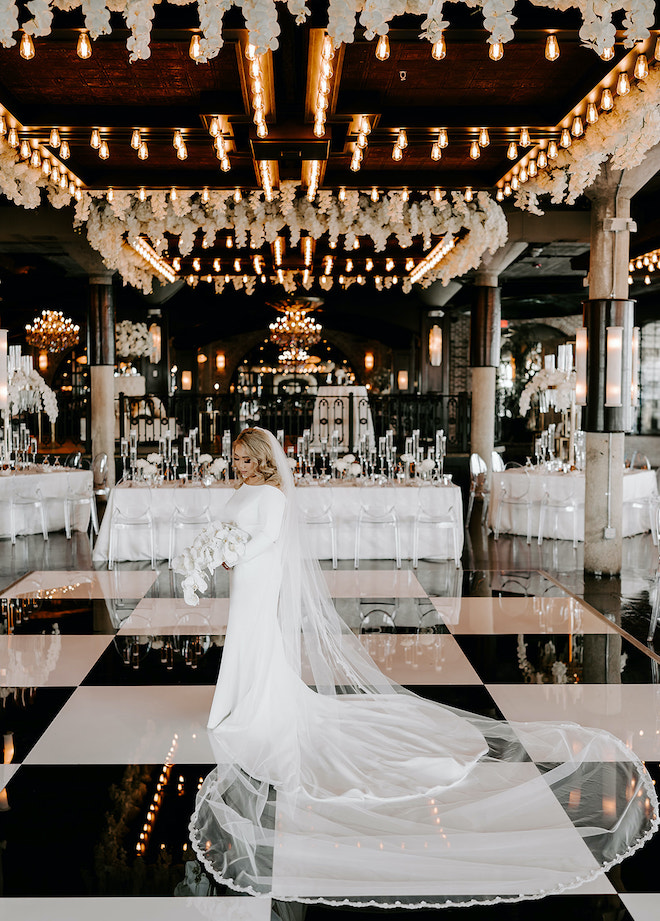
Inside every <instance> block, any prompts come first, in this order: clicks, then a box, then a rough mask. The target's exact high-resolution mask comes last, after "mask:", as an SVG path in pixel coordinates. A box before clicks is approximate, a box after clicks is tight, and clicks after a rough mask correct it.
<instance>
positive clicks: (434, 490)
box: [94, 484, 463, 560]
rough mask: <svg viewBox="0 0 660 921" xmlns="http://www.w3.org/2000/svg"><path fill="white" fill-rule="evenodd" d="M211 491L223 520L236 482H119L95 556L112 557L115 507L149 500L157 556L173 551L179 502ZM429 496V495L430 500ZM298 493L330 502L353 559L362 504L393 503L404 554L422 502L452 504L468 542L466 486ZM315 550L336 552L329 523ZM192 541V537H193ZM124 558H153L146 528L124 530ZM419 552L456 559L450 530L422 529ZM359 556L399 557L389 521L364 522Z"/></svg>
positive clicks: (344, 549) (315, 502) (308, 503)
mask: <svg viewBox="0 0 660 921" xmlns="http://www.w3.org/2000/svg"><path fill="white" fill-rule="evenodd" d="M204 492H205V493H206V496H207V497H208V500H209V508H210V512H211V518H212V520H214V521H222V513H223V509H224V506H225V503H226V502H227V500H228V499H229V496H230V495H231V487H227V486H224V485H221V484H217V485H213V486H211V487H209V488H208V489H206V490H205V489H204V487H202V486H192V485H190V486H174V485H167V484H165V485H163V486H160V487H159V488H158V489H149V488H148V487H146V486H140V485H136V486H125V485H121V486H117V487H115V488H114V489H113V490H112V491H111V493H110V497H109V500H108V506H107V509H106V513H105V515H104V517H103V522H102V524H101V531H100V534H99V536H98V539H97V541H96V546H95V548H94V559H95V560H107V559H108V552H109V549H110V530H111V522H112V512H113V509H115V508H118V509H119V510H120V511H122V512H125V513H128V514H129V515H132V516H134V515H135V513H136V510H137V509H139V508H142V507H144V506H145V504H147V505H148V506H149V508H150V509H151V513H152V516H153V520H154V531H155V550H156V558H157V559H167V557H168V555H169V532H170V520H171V518H172V514H173V512H174V510H175V508H176V507H178V508H179V509H181V510H184V509H187V510H191V509H193V508H199V506H200V497H201V501H202V504H203V502H204V497H203V496H202V493H204ZM425 496H428V497H429V499H428V500H426V499H425ZM296 497H297V499H298V503H299V505H300V507H301V509H302V510H309V509H311V508H312V507H315V508H316V509H318V508H319V507H321V508H323V507H324V506H326V505H328V504H329V505H330V508H331V511H332V515H333V518H334V521H335V524H336V529H337V550H338V556H339V557H340V559H351V558H352V557H353V555H354V553H355V531H356V525H357V518H358V513H359V510H360V505H361V503H366V504H369V505H372V506H373V505H378V506H380V507H381V508H382V507H383V506H385V507H386V506H388V505H393V506H394V508H395V509H396V512H397V516H398V519H399V531H400V541H401V555H402V557H403V558H404V559H410V558H411V557H412V533H413V521H414V518H415V513H416V511H417V508H418V505H419V503H422V505H423V506H425V507H428V506H430V505H431V504H433V506H434V509H441V510H443V511H444V512H445V513H447V512H448V511H449V509H450V508H452V509H453V512H454V514H455V515H456V519H457V521H458V535H459V550H462V547H463V523H462V521H463V510H462V500H461V491H460V489H459V488H458V486H454V485H448V486H430V485H429V486H424V487H416V486H343V485H342V486H340V485H337V486H299V487H298V488H297V489H296ZM310 532H311V540H312V541H313V548H312V549H313V552H314V554H315V555H316V556H317V557H318V558H319V559H328V558H329V557H330V555H331V543H330V531H329V526H328V525H319V526H311V527H310ZM189 542H190V541H189ZM119 543H120V546H119V547H118V548H117V558H118V559H119V560H145V559H148V558H149V537H148V534H147V533H145V530H144V529H135V530H134V531H133V532H131V531H126V530H123V531H122V535H121V541H120V542H119ZM419 555H420V557H421V558H424V557H433V558H435V559H453V544H452V540H451V533H450V532H449V531H448V530H443V529H439V528H436V527H433V526H432V525H422V526H421V529H420V542H419ZM360 556H361V558H362V559H379V560H388V559H392V560H393V559H394V537H393V529H392V528H391V527H388V526H387V525H368V526H367V525H365V526H364V527H363V529H362V533H361V541H360Z"/></svg>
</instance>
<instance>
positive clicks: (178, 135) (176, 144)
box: [172, 128, 183, 149]
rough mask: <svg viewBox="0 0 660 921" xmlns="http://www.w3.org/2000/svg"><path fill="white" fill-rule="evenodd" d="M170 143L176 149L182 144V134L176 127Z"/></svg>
mask: <svg viewBox="0 0 660 921" xmlns="http://www.w3.org/2000/svg"><path fill="white" fill-rule="evenodd" d="M172 144H173V145H174V147H175V148H177V149H178V148H179V147H180V146H181V145H182V144H183V135H182V134H181V131H180V130H179V129H178V128H177V129H176V131H175V132H174V138H173V139H172Z"/></svg>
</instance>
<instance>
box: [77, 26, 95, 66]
mask: <svg viewBox="0 0 660 921" xmlns="http://www.w3.org/2000/svg"><path fill="white" fill-rule="evenodd" d="M76 54H77V55H78V57H79V58H82V59H83V61H86V60H87V59H88V58H91V56H92V43H91V42H90V40H89V33H88V32H85V31H82V32H81V33H80V35H79V36H78V45H77V46H76Z"/></svg>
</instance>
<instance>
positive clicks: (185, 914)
mask: <svg viewBox="0 0 660 921" xmlns="http://www.w3.org/2000/svg"><path fill="white" fill-rule="evenodd" d="M270 909H271V902H270V899H269V898H263V899H261V898H260V899H253V898H249V897H248V898H243V897H241V896H226V897H220V896H209V897H207V898H201V897H183V898H162V897H157V898H151V897H146V896H143V897H142V898H134V899H131V898H119V897H118V898H90V897H86V896H83V897H76V898H55V899H54V898H49V899H14V898H4V899H3V900H2V917H3V921H44V919H45V918H47V919H48V921H89V919H90V918H94V921H117V918H121V919H122V921H145V918H158V921H199V919H203V918H205V919H211V921H270V916H271V913H270Z"/></svg>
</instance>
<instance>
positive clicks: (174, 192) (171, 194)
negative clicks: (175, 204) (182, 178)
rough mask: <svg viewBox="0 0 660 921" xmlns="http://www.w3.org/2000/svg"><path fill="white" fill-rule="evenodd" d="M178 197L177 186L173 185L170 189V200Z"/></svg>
mask: <svg viewBox="0 0 660 921" xmlns="http://www.w3.org/2000/svg"><path fill="white" fill-rule="evenodd" d="M178 197H179V196H178V194H177V191H176V186H172V188H171V189H170V201H176V200H177V198H178Z"/></svg>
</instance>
